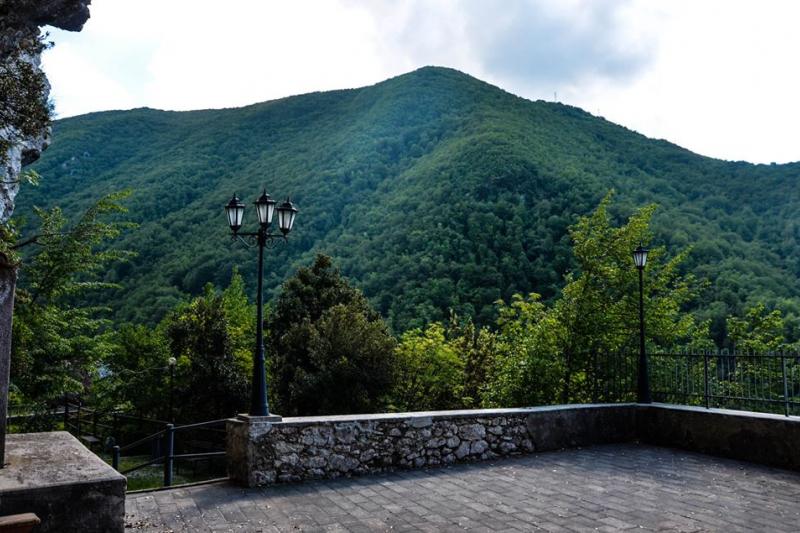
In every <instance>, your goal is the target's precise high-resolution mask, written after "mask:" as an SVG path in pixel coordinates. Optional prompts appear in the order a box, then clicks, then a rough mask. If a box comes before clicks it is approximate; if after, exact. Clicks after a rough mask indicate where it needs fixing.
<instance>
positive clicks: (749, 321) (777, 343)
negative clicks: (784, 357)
mask: <svg viewBox="0 0 800 533" xmlns="http://www.w3.org/2000/svg"><path fill="white" fill-rule="evenodd" d="M727 330H728V338H729V339H730V342H731V344H732V346H733V351H734V352H756V353H765V352H773V351H778V350H786V349H788V348H789V346H788V343H787V342H786V338H785V335H784V330H785V324H784V321H783V314H782V313H781V311H780V309H774V310H772V311H769V312H767V308H766V306H765V305H764V304H763V303H759V304H757V305H755V306H753V307H751V308H749V309H747V311H746V312H745V315H744V317H734V316H730V317H728V320H727Z"/></svg>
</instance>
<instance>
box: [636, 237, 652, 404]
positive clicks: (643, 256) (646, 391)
mask: <svg viewBox="0 0 800 533" xmlns="http://www.w3.org/2000/svg"><path fill="white" fill-rule="evenodd" d="M648 251H649V250H647V248H643V247H642V245H641V244H640V245H639V246H637V247H636V249H635V250H634V251H633V264H634V265H635V266H636V269H637V270H638V271H639V376H638V382H637V387H636V397H637V401H638V402H639V403H650V375H649V373H648V369H647V353H646V352H645V347H644V267H645V265H646V264H647V252H648Z"/></svg>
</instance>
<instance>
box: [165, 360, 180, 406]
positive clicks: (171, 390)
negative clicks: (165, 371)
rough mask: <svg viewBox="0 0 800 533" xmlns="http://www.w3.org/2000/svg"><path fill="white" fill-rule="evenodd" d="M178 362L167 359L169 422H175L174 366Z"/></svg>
mask: <svg viewBox="0 0 800 533" xmlns="http://www.w3.org/2000/svg"><path fill="white" fill-rule="evenodd" d="M177 362H178V360H177V359H175V358H174V357H170V358H169V359H167V364H168V365H169V421H170V422H175V411H174V410H173V409H174V406H175V403H174V398H175V365H176V364H177Z"/></svg>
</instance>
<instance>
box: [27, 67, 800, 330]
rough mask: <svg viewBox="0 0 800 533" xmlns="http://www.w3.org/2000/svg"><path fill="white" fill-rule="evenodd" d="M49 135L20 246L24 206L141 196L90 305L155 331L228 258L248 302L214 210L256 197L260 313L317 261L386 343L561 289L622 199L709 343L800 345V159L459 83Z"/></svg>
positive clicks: (250, 217) (242, 263)
mask: <svg viewBox="0 0 800 533" xmlns="http://www.w3.org/2000/svg"><path fill="white" fill-rule="evenodd" d="M54 138H55V139H56V142H55V143H54V144H53V146H52V147H51V148H50V149H49V150H48V151H47V152H46V153H45V154H44V156H43V157H42V159H41V160H40V161H39V162H38V163H37V164H36V165H35V166H34V168H35V170H36V171H38V172H39V173H40V174H41V175H42V177H43V178H42V183H41V185H40V186H39V187H36V188H34V187H27V188H26V189H25V190H24V191H22V193H21V194H20V196H19V200H20V203H19V207H18V211H17V214H18V215H20V216H22V217H23V218H27V219H28V228H27V229H26V230H25V231H29V232H33V231H34V229H35V225H36V224H35V218H34V217H33V216H32V215H31V213H32V211H31V209H32V207H33V206H41V207H50V206H54V205H59V206H61V208H62V209H63V210H64V213H65V214H66V215H68V216H74V215H77V214H79V213H80V212H82V211H83V210H85V209H86V208H87V207H89V206H90V205H91V204H92V203H93V202H95V201H96V200H97V199H98V198H99V197H101V196H103V195H104V194H108V193H111V192H114V191H119V190H123V189H131V190H132V194H131V196H130V197H129V198H128V199H127V200H126V201H125V205H126V206H127V207H128V209H129V211H128V213H127V214H126V215H125V216H126V220H131V221H133V222H136V223H137V224H138V227H137V228H136V229H134V230H128V231H125V232H123V234H122V236H121V238H119V239H117V240H116V241H115V242H114V244H113V246H114V247H116V248H117V249H120V250H131V251H133V252H135V254H136V255H135V257H133V258H131V259H130V260H129V261H126V262H115V263H112V264H110V265H109V266H108V270H107V273H106V274H105V275H104V277H103V281H106V282H111V283H117V284H119V287H118V288H115V289H111V290H104V291H94V292H91V291H90V292H87V293H84V295H83V296H81V299H82V301H85V302H88V303H92V304H101V305H104V306H108V307H109V308H110V309H111V310H112V312H111V313H109V314H108V315H107V316H108V318H110V319H111V320H113V321H115V322H116V323H123V322H128V321H131V322H139V323H145V324H149V325H155V324H157V323H158V322H160V321H161V320H162V319H163V318H164V317H165V316H167V314H168V313H169V312H170V311H171V310H172V309H173V308H175V306H176V305H178V304H179V303H180V302H182V301H185V300H186V299H187V298H189V297H192V296H198V295H201V294H202V293H203V287H204V285H205V284H206V283H209V282H210V283H212V284H214V285H215V286H217V287H224V286H226V285H227V284H228V283H229V281H230V279H231V275H232V270H233V269H234V268H235V267H237V266H238V267H239V269H240V272H241V273H242V275H243V276H244V281H245V285H246V287H247V292H248V293H249V294H252V292H253V289H254V287H255V279H254V278H255V275H254V274H255V273H254V271H255V255H254V254H253V252H252V251H251V250H247V249H244V248H242V247H241V246H238V245H237V244H236V243H234V242H232V241H231V240H230V238H229V236H228V229H227V226H226V223H225V218H224V215H223V211H222V205H223V204H224V203H225V202H226V201H227V200H228V199H229V198H230V195H231V194H232V193H233V192H234V191H235V192H237V193H239V195H240V196H241V197H243V199H245V200H246V201H248V202H249V201H252V200H254V199H255V197H256V196H257V194H258V193H260V190H261V187H262V186H263V185H265V186H266V187H267V189H268V190H269V192H270V193H271V194H272V195H273V196H275V197H278V198H280V197H282V196H286V195H289V194H291V197H292V200H293V201H294V202H295V203H296V204H297V205H298V207H299V208H300V210H301V211H300V214H299V216H298V219H297V224H296V225H295V230H294V232H293V233H292V235H291V238H290V242H289V243H288V245H286V246H279V247H278V248H276V249H275V250H274V251H272V252H271V253H270V254H269V256H268V263H267V265H268V268H267V277H266V287H267V290H268V295H267V296H268V298H269V299H270V300H271V301H274V299H275V297H276V295H277V291H278V289H279V287H280V284H281V282H282V280H284V279H286V278H287V277H288V276H289V275H290V274H291V273H292V272H294V271H295V270H296V269H297V268H298V267H299V266H300V265H304V264H309V263H310V262H311V261H312V259H313V257H314V256H315V255H316V254H317V253H318V252H324V253H326V254H328V255H330V256H332V257H333V258H334V261H335V263H336V264H337V265H339V266H340V267H341V270H342V273H343V274H344V275H345V276H346V277H347V278H348V279H350V280H351V281H352V283H353V284H354V285H355V286H356V287H358V288H359V289H361V290H362V291H363V293H364V295H365V296H366V297H367V298H368V300H369V302H370V304H371V305H372V306H373V307H374V308H375V309H376V310H377V311H378V312H379V313H380V314H381V315H382V316H383V317H385V318H386V320H387V322H388V324H389V327H390V329H391V331H393V332H394V333H395V334H401V333H402V332H404V331H407V330H409V329H411V328H424V327H425V326H426V325H427V324H429V323H431V322H434V321H446V320H447V319H448V317H449V316H450V312H451V310H452V311H453V312H455V313H456V314H457V315H459V316H462V317H467V316H468V317H474V320H475V323H476V324H477V325H478V326H482V325H488V324H494V323H495V320H496V319H497V318H498V316H499V315H498V313H499V311H498V307H497V306H496V305H495V301H496V300H498V299H503V300H505V301H507V302H508V301H510V299H511V297H512V295H513V294H515V293H520V294H528V293H531V292H536V293H539V294H541V296H542V299H543V301H545V302H552V301H554V299H555V298H557V297H558V296H559V294H560V290H561V288H562V287H563V286H564V284H565V275H566V274H568V273H569V272H571V271H578V270H579V269H580V265H579V262H578V261H577V260H576V257H575V255H574V254H573V251H572V246H571V242H570V238H569V235H568V228H569V227H570V225H572V224H574V223H575V222H576V221H577V220H578V217H579V216H581V215H585V214H587V213H589V212H591V211H592V210H593V209H594V208H596V206H597V205H598V204H599V203H600V200H601V199H602V198H603V197H604V196H605V195H606V194H607V192H608V191H609V190H611V189H613V190H615V191H616V197H615V201H614V203H613V204H611V205H610V207H609V212H610V216H611V217H612V219H613V220H615V221H617V222H620V221H623V220H624V219H626V218H627V217H628V216H629V215H630V214H631V213H632V212H633V211H634V208H635V207H640V206H642V205H645V204H649V203H651V202H652V203H655V204H657V206H658V208H657V209H656V211H655V214H654V215H653V220H652V224H651V231H652V232H653V237H654V238H653V242H654V243H655V244H658V245H662V246H664V247H665V250H666V251H667V253H668V254H677V253H678V251H680V250H683V249H684V248H686V247H689V246H690V247H691V251H690V253H689V255H688V257H687V258H686V260H685V261H684V262H683V263H682V266H681V269H683V272H691V273H694V274H695V275H696V276H697V277H698V278H700V279H707V280H709V281H710V283H709V284H708V285H707V286H706V287H705V288H704V289H703V290H701V291H700V292H699V293H698V294H697V295H696V296H695V297H694V298H693V299H692V300H691V301H687V302H684V303H683V304H682V305H683V306H684V308H685V309H690V310H693V311H694V312H695V314H696V316H697V318H698V319H700V320H703V319H710V320H711V331H712V335H713V337H714V338H715V339H716V340H717V342H718V343H719V342H722V339H723V338H724V337H725V334H726V331H725V329H726V317H727V316H728V315H743V314H744V312H745V310H746V309H747V308H749V307H752V306H753V305H755V304H756V303H760V302H764V303H765V304H766V305H767V308H768V309H773V308H779V309H782V310H783V312H784V316H785V317H786V328H787V334H788V336H789V338H790V339H793V340H794V339H797V337H798V331H800V328H798V325H797V324H798V319H797V317H798V316H800V306H799V305H798V302H800V300H798V299H797V297H798V296H800V284H798V281H797V279H798V276H800V245H799V243H798V239H799V238H800V230H799V229H798V225H797V222H796V214H797V212H798V208H800V192H799V191H798V186H797V185H798V177H799V176H800V164H796V163H794V164H788V165H751V164H748V163H735V162H724V161H719V160H714V159H710V158H706V157H701V156H698V155H696V154H693V153H691V152H689V151H688V150H685V149H683V148H680V147H678V146H675V145H673V144H670V143H668V142H666V141H660V140H653V139H648V138H646V137H644V136H642V135H639V134H637V133H635V132H633V131H630V130H627V129H625V128H623V127H620V126H618V125H615V124H612V123H610V122H608V121H606V120H603V119H602V118H598V117H595V116H592V115H591V114H589V113H586V112H584V111H582V110H580V109H578V108H575V107H570V106H567V105H562V104H557V103H548V102H542V101H537V102H532V101H529V100H525V99H523V98H519V97H516V96H514V95H511V94H509V93H507V92H504V91H503V90H501V89H499V88H497V87H493V86H491V85H488V84H486V83H484V82H481V81H479V80H477V79H474V78H472V77H470V76H467V75H465V74H462V73H460V72H458V71H455V70H450V69H444V68H432V67H430V68H423V69H420V70H417V71H414V72H412V73H409V74H406V75H403V76H399V77H397V78H393V79H390V80H387V81H385V82H382V83H379V84H377V85H374V86H371V87H365V88H361V89H353V90H342V91H333V92H326V93H313V94H307V95H302V96H295V97H290V98H285V99H281V100H276V101H270V102H265V103H260V104H255V105H252V106H248V107H244V108H239V109H224V110H207V111H192V112H165V111H157V110H152V109H136V110H131V111H113V112H103V113H93V114H89V115H84V116H79V117H74V118H68V119H64V120H60V121H57V122H56V123H55V125H54ZM254 217H255V213H254V212H253V209H252V208H251V209H250V212H249V213H247V214H246V219H245V225H246V226H247V224H248V223H249V224H254ZM25 231H23V236H24V234H25ZM24 275H25V274H24V272H23V279H22V281H21V283H22V284H23V285H24V284H25V283H26V281H25V278H24Z"/></svg>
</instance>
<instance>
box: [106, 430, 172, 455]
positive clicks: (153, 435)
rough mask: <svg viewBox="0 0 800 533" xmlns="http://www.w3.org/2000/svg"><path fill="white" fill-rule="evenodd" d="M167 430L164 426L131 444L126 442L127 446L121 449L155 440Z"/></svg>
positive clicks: (122, 450)
mask: <svg viewBox="0 0 800 533" xmlns="http://www.w3.org/2000/svg"><path fill="white" fill-rule="evenodd" d="M166 431H167V428H164V429H162V430H161V431H156V432H155V433H153V434H152V435H148V436H146V437H142V438H141V439H139V440H137V441H134V442H132V443H130V444H126V445H125V446H123V447H121V448H119V451H121V452H124V451H126V450H130V449H131V448H135V447H137V446H139V445H140V444H144V443H145V442H150V441H151V440H155V439H157V438H158V437H160V436H161V435H163V434H164V433H166ZM115 448H118V446H115Z"/></svg>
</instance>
